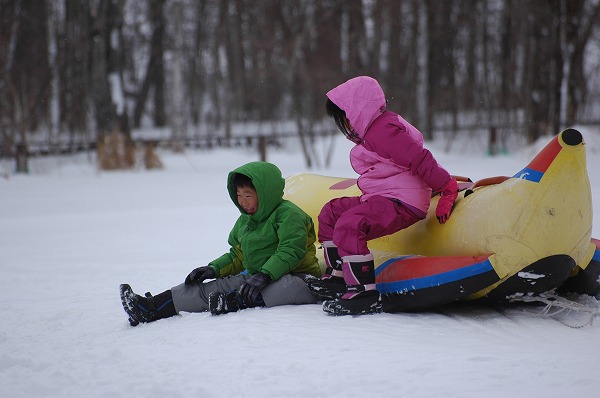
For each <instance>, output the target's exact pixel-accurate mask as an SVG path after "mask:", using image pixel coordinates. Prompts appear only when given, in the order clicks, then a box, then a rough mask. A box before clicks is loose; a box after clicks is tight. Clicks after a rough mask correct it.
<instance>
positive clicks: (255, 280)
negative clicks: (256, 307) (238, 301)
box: [239, 272, 271, 307]
mask: <svg viewBox="0 0 600 398" xmlns="http://www.w3.org/2000/svg"><path fill="white" fill-rule="evenodd" d="M269 283H271V277H270V276H269V275H267V274H264V273H262V272H259V273H257V274H254V275H252V276H251V277H250V278H248V279H246V282H244V284H243V285H242V286H241V287H240V291H239V294H240V296H241V297H242V300H244V303H246V305H247V306H249V307H250V306H252V305H253V304H254V302H255V301H256V297H258V294H259V293H260V291H261V290H262V289H263V288H264V287H265V286H267V285H268V284H269Z"/></svg>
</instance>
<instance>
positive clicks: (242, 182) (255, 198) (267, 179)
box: [227, 162, 285, 221]
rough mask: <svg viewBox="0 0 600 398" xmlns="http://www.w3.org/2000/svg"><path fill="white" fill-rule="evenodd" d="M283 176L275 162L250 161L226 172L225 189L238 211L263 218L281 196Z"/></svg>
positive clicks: (256, 218) (255, 217)
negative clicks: (227, 173)
mask: <svg viewBox="0 0 600 398" xmlns="http://www.w3.org/2000/svg"><path fill="white" fill-rule="evenodd" d="M284 186H285V180H284V179H283V178H282V176H281V171H280V170H279V168H278V167H277V166H275V165H274V164H272V163H268V162H251V163H247V164H245V165H243V166H240V167H238V168H237V169H235V170H233V171H232V172H230V173H229V176H228V179H227V190H228V191H229V196H230V197H231V200H232V201H233V203H234V204H235V205H236V206H237V207H238V209H240V212H241V213H242V214H248V215H249V216H251V217H252V218H253V219H255V220H257V221H259V220H262V219H265V218H266V217H268V216H269V214H271V212H272V211H273V210H274V209H275V208H276V207H277V206H279V204H280V203H281V201H282V200H283V188H284Z"/></svg>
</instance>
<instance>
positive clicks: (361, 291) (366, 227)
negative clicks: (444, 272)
mask: <svg viewBox="0 0 600 398" xmlns="http://www.w3.org/2000/svg"><path fill="white" fill-rule="evenodd" d="M327 98H328V100H327V114H328V115H329V116H331V117H333V119H334V120H335V123H336V125H337V126H338V128H339V129H340V130H341V131H342V132H343V133H344V135H345V136H346V137H347V138H348V139H349V140H351V141H352V142H354V143H355V144H356V146H354V147H353V148H352V150H351V151H350V163H351V164H352V167H353V168H354V170H355V171H356V172H357V173H358V174H359V175H360V177H359V178H358V187H359V188H360V190H361V192H362V195H361V196H359V197H342V198H337V199H333V200H331V201H330V202H328V203H327V204H325V206H323V209H322V210H321V212H320V214H319V232H318V238H319V241H320V242H321V243H322V245H323V248H324V250H325V255H324V257H325V262H326V265H327V270H326V274H325V275H324V276H323V277H322V279H321V280H316V281H313V282H312V283H311V284H310V287H311V289H312V290H313V291H314V292H316V293H318V294H320V295H321V297H323V298H328V299H330V300H327V301H325V302H324V303H323V310H324V311H325V312H328V313H331V314H336V315H346V314H349V315H356V314H369V313H377V312H381V311H382V303H381V295H380V294H379V293H378V292H377V290H376V289H375V274H374V262H373V255H372V254H371V252H370V251H369V248H368V246H367V242H368V241H369V240H372V239H375V238H379V237H381V236H385V235H390V234H393V233H394V232H397V231H399V230H401V229H404V228H407V227H409V226H410V225H412V224H414V223H416V222H417V221H419V220H422V219H424V218H425V216H426V215H427V210H428V208H429V203H430V200H431V193H432V190H433V191H436V192H441V194H442V197H441V198H440V201H439V203H438V206H437V209H436V215H437V218H438V220H439V222H440V223H445V222H446V220H447V219H448V217H450V213H451V211H452V206H453V204H454V200H455V199H456V196H457V194H458V184H457V182H456V180H455V179H453V178H451V177H450V174H448V172H447V171H446V170H445V169H444V168H442V167H441V166H440V165H439V164H438V163H437V161H436V160H435V159H434V157H433V155H432V154H431V152H429V151H428V150H427V149H425V148H424V147H423V136H422V135H421V133H420V132H419V130H417V129H416V128H415V127H413V126H412V125H410V123H408V122H407V121H406V120H404V119H403V118H402V117H401V116H399V115H397V114H395V113H393V112H391V111H388V110H387V109H386V100H385V95H384V93H383V90H382V89H381V87H380V86H379V83H378V82H377V81H376V80H375V79H373V78H371V77H367V76H360V77H356V78H353V79H350V80H348V81H347V82H345V83H343V84H341V85H339V86H337V87H335V88H334V89H332V90H331V91H329V92H328V93H327Z"/></svg>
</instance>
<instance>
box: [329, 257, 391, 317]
mask: <svg viewBox="0 0 600 398" xmlns="http://www.w3.org/2000/svg"><path fill="white" fill-rule="evenodd" d="M342 270H343V273H344V281H345V283H346V292H345V293H344V294H343V295H342V296H341V297H339V298H336V299H333V300H328V301H325V302H323V311H325V312H328V313H330V314H332V315H366V314H378V313H380V312H382V304H381V295H380V294H379V292H378V291H377V289H376V287H375V262H374V261H373V255H372V254H371V253H369V254H366V255H352V256H345V257H343V258H342Z"/></svg>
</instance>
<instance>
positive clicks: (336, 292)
mask: <svg viewBox="0 0 600 398" xmlns="http://www.w3.org/2000/svg"><path fill="white" fill-rule="evenodd" d="M323 250H324V252H323V257H324V259H325V265H326V266H327V268H326V269H325V274H324V275H323V276H322V277H321V279H314V280H309V281H307V284H308V288H309V289H310V290H311V291H312V292H313V293H315V294H316V295H317V296H319V298H321V300H332V299H335V298H338V297H341V296H342V295H343V294H344V293H346V282H344V272H343V271H342V259H341V257H340V255H339V253H338V248H337V246H336V245H334V244H333V242H332V241H326V242H323Z"/></svg>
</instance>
